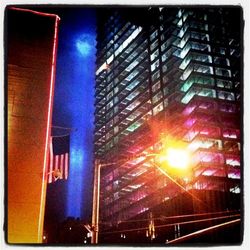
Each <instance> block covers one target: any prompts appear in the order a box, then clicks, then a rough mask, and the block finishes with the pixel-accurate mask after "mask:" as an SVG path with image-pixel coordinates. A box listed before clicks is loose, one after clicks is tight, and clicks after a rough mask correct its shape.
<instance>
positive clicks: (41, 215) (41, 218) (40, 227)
mask: <svg viewBox="0 0 250 250" xmlns="http://www.w3.org/2000/svg"><path fill="white" fill-rule="evenodd" d="M54 16H55V31H54V43H53V52H52V62H51V76H50V93H49V107H48V115H47V128H46V139H45V150H44V152H45V156H44V163H43V178H42V190H41V199H40V212H39V220H38V238H37V241H38V242H39V243H41V242H42V233H43V222H44V210H45V200H46V199H45V198H46V188H47V186H46V185H47V180H46V168H47V163H48V160H47V158H48V157H47V156H48V140H49V137H50V131H51V120H52V107H53V98H54V83H55V66H56V52H57V40H58V22H59V20H60V18H59V16H57V15H54Z"/></svg>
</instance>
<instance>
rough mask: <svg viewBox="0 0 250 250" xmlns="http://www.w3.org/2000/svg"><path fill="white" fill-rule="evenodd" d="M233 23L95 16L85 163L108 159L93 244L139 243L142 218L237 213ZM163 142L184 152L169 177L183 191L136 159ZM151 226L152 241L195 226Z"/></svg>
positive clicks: (169, 15)
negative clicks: (91, 150) (188, 165)
mask: <svg viewBox="0 0 250 250" xmlns="http://www.w3.org/2000/svg"><path fill="white" fill-rule="evenodd" d="M240 20H241V10H240V8H193V9H191V8H167V7H164V8H155V7H152V8H135V9H132V8H130V9H126V8H125V9H109V10H106V9H105V13H104V11H103V10H100V11H99V24H98V29H97V70H96V95H95V96H96V103H95V107H96V111H95V126H96V127H95V157H96V158H99V159H101V160H102V161H103V162H107V163H111V162H114V165H113V166H109V167H105V168H103V169H101V189H100V191H101V199H100V202H101V203H100V230H101V232H100V237H102V239H103V242H105V240H106V241H107V242H112V241H113V242H122V240H124V238H125V236H124V234H121V236H120V233H116V234H115V233H113V234H112V231H116V230H118V232H119V230H121V229H123V230H124V233H125V234H127V236H126V237H127V242H130V243H133V242H140V243H142V242H145V239H144V238H143V237H144V236H145V237H146V234H145V230H144V229H145V226H147V223H149V222H150V221H152V218H151V217H150V218H151V219H148V220H146V218H149V214H150V213H153V216H156V215H157V216H167V215H168V216H172V215H180V214H187V213H200V212H214V213H215V212H219V211H224V210H226V209H228V210H233V209H240V206H241V202H240V198H239V197H240V192H241V130H240V127H241V122H242V117H241V115H240V107H241V105H240V104H241V43H240V35H241V33H240V32H241V26H240ZM170 140H174V141H182V142H183V143H186V145H187V148H188V150H189V151H190V152H191V154H192V171H191V174H190V175H188V176H182V177H181V176H174V179H175V180H176V181H177V182H178V183H181V186H182V187H183V189H182V188H180V186H178V185H177V184H176V183H174V182H173V181H172V180H170V179H169V178H166V176H165V175H164V174H162V172H161V171H159V170H158V169H157V168H156V167H155V166H154V165H155V163H154V159H153V158H150V159H149V158H148V157H146V155H149V154H152V153H154V152H160V150H161V149H162V148H163V147H164V144H165V143H168V141H170ZM136 155H141V156H140V157H137V158H136V157H135V158H134V159H130V160H125V159H126V158H127V157H133V156H136ZM166 171H168V170H166ZM184 190H186V191H184ZM157 216H156V217H157ZM137 219H138V220H137ZM140 219H141V222H139V221H140ZM129 220H132V222H133V220H134V223H132V224H131V223H128V221H129ZM143 220H144V222H143ZM145 221H146V222H145ZM217 222H218V221H217ZM143 223H144V224H143ZM145 223H146V224H145ZM151 224H152V223H151V222H150V225H151ZM161 224H164V220H163V221H162V220H161V221H155V227H156V234H158V236H156V239H154V240H155V241H156V242H165V240H171V239H174V238H176V237H179V236H181V235H183V234H184V232H186V233H187V232H190V231H192V230H193V231H194V228H195V227H193V228H189V229H188V227H185V226H180V228H179V227H178V226H177V224H176V225H175V226H172V228H171V229H170V230H168V231H166V228H164V226H162V227H161ZM204 225H205V224H204ZM157 226H158V227H157ZM206 226H207V225H206ZM136 227H137V228H144V229H142V230H136ZM133 228H134V229H135V230H134V231H133V230H132V231H131V232H132V233H131V234H134V235H132V236H131V234H130V235H128V234H129V233H127V232H128V231H129V230H131V229H133ZM157 228H158V229H157ZM161 228H162V229H161ZM198 228H199V226H197V227H196V229H198ZM164 229H165V231H164ZM105 230H106V231H105ZM126 230H128V231H126ZM157 230H158V232H157ZM178 230H179V231H178ZM166 232H167V233H166ZM180 232H181V233H180ZM102 233H103V234H102ZM105 233H106V234H105ZM238 233H239V234H240V232H238ZM105 237H106V238H105ZM108 237H110V238H108ZM120 237H121V238H123V239H121V238H120ZM129 237H130V239H129ZM157 237H158V239H157ZM117 238H120V241H119V240H117ZM157 240H158V241H157ZM228 240H229V239H228Z"/></svg>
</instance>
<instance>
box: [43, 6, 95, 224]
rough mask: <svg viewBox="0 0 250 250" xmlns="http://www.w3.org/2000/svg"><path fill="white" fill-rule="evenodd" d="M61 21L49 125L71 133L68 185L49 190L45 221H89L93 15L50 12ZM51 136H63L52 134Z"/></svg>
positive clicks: (57, 131)
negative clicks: (79, 219)
mask: <svg viewBox="0 0 250 250" xmlns="http://www.w3.org/2000/svg"><path fill="white" fill-rule="evenodd" d="M47 12H52V13H55V14H58V15H59V16H60V18H61V21H60V26H59V40H58V51H57V69H56V85H55V96H54V110H53V125H54V126H61V127H69V128H72V130H71V132H70V135H71V138H70V172H69V178H68V180H67V181H64V180H60V181H57V182H55V183H53V184H50V185H48V188H47V201H46V212H45V213H46V214H45V223H46V221H48V220H50V221H62V220H63V219H65V218H66V217H68V216H72V217H79V218H81V219H83V220H87V221H90V218H91V209H92V179H93V175H92V168H93V166H92V162H93V129H94V81H95V52H96V49H95V44H96V41H95V38H96V34H95V32H96V31H95V29H96V26H95V25H96V19H95V18H96V17H95V10H94V9H89V8H83V7H82V8H53V9H49V10H48V11H47ZM52 132H53V135H55V134H56V135H58V134H60V135H62V134H67V133H68V130H60V129H53V130H52Z"/></svg>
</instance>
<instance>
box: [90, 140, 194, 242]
mask: <svg viewBox="0 0 250 250" xmlns="http://www.w3.org/2000/svg"><path fill="white" fill-rule="evenodd" d="M140 156H142V155H140ZM140 156H134V157H133V158H134V159H136V158H138V157H140ZM143 156H144V157H146V158H147V157H152V156H154V157H155V162H156V163H158V164H154V165H155V166H156V167H157V169H159V170H160V171H161V172H162V173H163V174H164V175H165V176H167V177H168V178H169V179H170V180H171V181H173V182H174V183H176V184H177V185H179V186H180V184H179V183H178V182H176V181H175V180H174V179H173V178H172V177H171V176H170V175H169V174H167V173H166V171H164V169H165V168H166V167H167V171H169V172H170V173H172V172H174V175H181V176H182V175H183V174H186V173H187V170H188V169H189V166H190V154H189V152H188V150H187V149H186V148H183V145H182V144H181V145H176V144H173V145H172V146H169V147H167V148H166V149H165V150H163V151H161V152H160V153H152V154H147V155H143ZM116 163H117V162H111V163H104V164H102V163H101V162H100V160H99V159H96V160H95V165H94V188H93V209H92V238H91V243H92V244H98V235H99V208H100V173H101V168H102V167H106V166H111V165H114V164H116ZM158 165H161V167H159V166H158Z"/></svg>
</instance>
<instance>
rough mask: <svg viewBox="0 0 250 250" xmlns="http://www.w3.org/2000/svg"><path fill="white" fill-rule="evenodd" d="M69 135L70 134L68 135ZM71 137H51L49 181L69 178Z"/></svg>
mask: <svg viewBox="0 0 250 250" xmlns="http://www.w3.org/2000/svg"><path fill="white" fill-rule="evenodd" d="M67 137H68V136H67ZM68 172H69V138H60V137H50V147H49V162H48V174H47V175H48V179H47V181H48V183H52V182H55V181H57V180H58V179H65V180H67V179H68Z"/></svg>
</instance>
